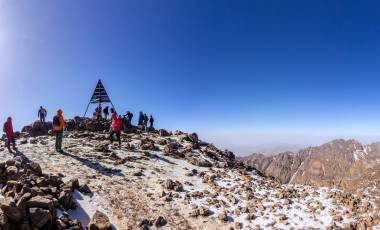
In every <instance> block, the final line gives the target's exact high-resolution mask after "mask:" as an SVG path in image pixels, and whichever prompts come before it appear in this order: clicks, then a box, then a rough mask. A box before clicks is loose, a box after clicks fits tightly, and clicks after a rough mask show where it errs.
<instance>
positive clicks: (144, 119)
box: [138, 112, 154, 128]
mask: <svg viewBox="0 0 380 230" xmlns="http://www.w3.org/2000/svg"><path fill="white" fill-rule="evenodd" d="M148 121H149V128H153V123H154V119H153V116H152V115H150V118H149V119H148V116H147V115H146V113H143V112H140V116H139V123H138V126H139V127H148Z"/></svg>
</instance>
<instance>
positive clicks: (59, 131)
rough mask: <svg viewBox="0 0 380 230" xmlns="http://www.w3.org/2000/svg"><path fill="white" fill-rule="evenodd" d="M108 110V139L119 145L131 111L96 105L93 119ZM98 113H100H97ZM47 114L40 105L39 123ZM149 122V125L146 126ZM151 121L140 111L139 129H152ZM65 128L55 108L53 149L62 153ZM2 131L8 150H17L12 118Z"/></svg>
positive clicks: (129, 119) (100, 116)
mask: <svg viewBox="0 0 380 230" xmlns="http://www.w3.org/2000/svg"><path fill="white" fill-rule="evenodd" d="M109 111H110V112H111V127H110V141H111V143H113V142H114V136H116V140H117V141H118V143H119V146H120V145H121V131H122V129H123V127H125V128H129V127H131V126H132V118H133V113H131V112H130V111H127V113H126V114H125V115H123V117H122V116H121V115H118V114H117V113H116V111H115V109H114V108H111V109H109V107H108V106H107V107H105V108H104V109H103V111H102V108H101V106H99V107H97V108H96V110H95V113H94V119H97V120H99V119H102V118H103V117H102V112H103V114H104V119H107V118H108V115H109ZM99 114H100V115H99ZM46 116H47V111H46V109H45V108H44V107H42V106H40V108H39V110H38V118H39V120H40V122H41V123H44V124H45V119H46ZM148 122H149V127H148ZM153 123H154V119H153V116H152V115H151V116H150V118H148V116H147V115H146V113H143V112H140V116H139V120H138V127H139V128H140V129H143V130H146V129H153ZM65 128H66V123H65V119H64V117H63V111H62V110H61V109H58V110H57V113H56V115H55V116H54V117H53V123H52V130H53V133H54V135H55V139H56V141H55V150H56V151H57V152H60V153H62V152H63V151H62V139H63V131H64V130H65ZM3 131H4V133H5V136H6V146H7V148H8V151H9V152H12V150H11V144H12V147H13V150H14V151H17V148H16V141H15V135H14V132H13V125H12V118H11V117H8V119H7V121H6V122H5V123H4V126H3Z"/></svg>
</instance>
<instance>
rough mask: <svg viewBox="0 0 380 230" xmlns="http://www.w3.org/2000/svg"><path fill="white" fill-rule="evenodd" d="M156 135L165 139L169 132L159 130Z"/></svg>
mask: <svg viewBox="0 0 380 230" xmlns="http://www.w3.org/2000/svg"><path fill="white" fill-rule="evenodd" d="M158 134H159V135H160V136H161V137H167V136H170V134H169V132H168V131H166V130H165V129H160V130H158Z"/></svg>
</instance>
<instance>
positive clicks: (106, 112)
mask: <svg viewBox="0 0 380 230" xmlns="http://www.w3.org/2000/svg"><path fill="white" fill-rule="evenodd" d="M108 109H109V107H108V106H106V107H105V108H104V109H103V114H104V118H105V119H106V120H107V117H108V115H109V111H108Z"/></svg>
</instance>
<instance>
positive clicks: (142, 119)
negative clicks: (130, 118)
mask: <svg viewBox="0 0 380 230" xmlns="http://www.w3.org/2000/svg"><path fill="white" fill-rule="evenodd" d="M143 121H144V114H143V113H142V112H141V111H140V115H139V123H138V126H139V127H141V126H142V125H143Z"/></svg>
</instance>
